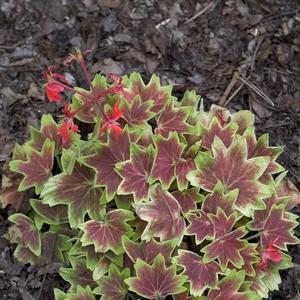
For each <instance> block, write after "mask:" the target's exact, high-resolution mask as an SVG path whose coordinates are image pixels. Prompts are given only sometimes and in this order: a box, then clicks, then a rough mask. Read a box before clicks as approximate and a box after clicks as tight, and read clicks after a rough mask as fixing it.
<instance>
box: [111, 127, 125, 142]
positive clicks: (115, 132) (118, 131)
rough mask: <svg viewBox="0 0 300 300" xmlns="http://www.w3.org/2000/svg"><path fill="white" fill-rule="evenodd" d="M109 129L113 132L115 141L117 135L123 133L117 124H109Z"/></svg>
mask: <svg viewBox="0 0 300 300" xmlns="http://www.w3.org/2000/svg"><path fill="white" fill-rule="evenodd" d="M110 127H111V128H112V130H113V131H114V134H115V139H117V138H118V136H119V134H120V133H122V132H123V129H122V128H121V127H120V126H118V125H117V124H111V126H110Z"/></svg>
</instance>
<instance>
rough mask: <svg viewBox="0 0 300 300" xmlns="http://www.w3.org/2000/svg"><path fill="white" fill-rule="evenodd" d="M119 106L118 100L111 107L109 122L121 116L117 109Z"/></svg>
mask: <svg viewBox="0 0 300 300" xmlns="http://www.w3.org/2000/svg"><path fill="white" fill-rule="evenodd" d="M119 104H120V100H118V101H117V102H116V104H115V105H114V107H113V111H112V113H111V115H110V117H109V118H110V120H112V121H117V120H118V119H119V118H121V117H122V116H123V112H121V111H120V109H119Z"/></svg>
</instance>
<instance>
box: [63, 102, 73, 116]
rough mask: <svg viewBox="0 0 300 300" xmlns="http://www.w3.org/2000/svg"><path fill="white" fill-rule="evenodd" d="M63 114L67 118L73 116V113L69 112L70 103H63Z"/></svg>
mask: <svg viewBox="0 0 300 300" xmlns="http://www.w3.org/2000/svg"><path fill="white" fill-rule="evenodd" d="M64 115H65V116H66V117H67V118H71V117H73V113H72V112H71V108H70V104H69V103H65V104H64Z"/></svg>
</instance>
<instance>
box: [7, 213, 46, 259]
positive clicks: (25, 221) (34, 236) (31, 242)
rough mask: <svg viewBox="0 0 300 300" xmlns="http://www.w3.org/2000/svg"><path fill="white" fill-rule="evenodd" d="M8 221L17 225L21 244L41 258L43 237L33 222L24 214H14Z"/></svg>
mask: <svg viewBox="0 0 300 300" xmlns="http://www.w3.org/2000/svg"><path fill="white" fill-rule="evenodd" d="M8 220H9V221H11V222H13V223H15V224H16V225H17V228H18V230H19V238H20V240H21V243H22V244H23V245H24V246H25V247H28V248H29V249H30V250H31V251H32V252H33V253H34V254H35V255H37V256H39V255H40V254H41V237H40V232H39V231H38V230H37V228H36V227H35V225H34V223H33V221H32V220H31V219H30V218H28V217H26V216H24V215H23V214H14V215H12V216H9V218H8Z"/></svg>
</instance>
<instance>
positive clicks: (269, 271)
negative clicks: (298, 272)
mask: <svg viewBox="0 0 300 300" xmlns="http://www.w3.org/2000/svg"><path fill="white" fill-rule="evenodd" d="M281 255H282V259H281V261H280V262H272V261H269V262H268V265H267V267H266V269H264V270H263V272H262V274H261V276H259V278H260V282H261V283H263V284H264V285H265V286H266V287H267V288H268V289H269V290H270V291H274V290H278V286H279V284H280V283H281V276H280V273H279V271H280V270H285V269H289V268H292V267H293V263H292V258H291V257H290V256H289V255H287V254H285V253H282V254H281Z"/></svg>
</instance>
